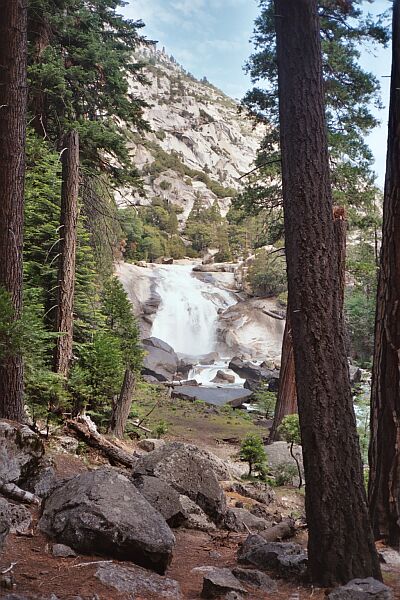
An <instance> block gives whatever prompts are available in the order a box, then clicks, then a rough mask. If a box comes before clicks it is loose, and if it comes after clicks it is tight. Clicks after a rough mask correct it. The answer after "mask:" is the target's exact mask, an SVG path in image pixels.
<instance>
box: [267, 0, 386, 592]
mask: <svg viewBox="0 0 400 600" xmlns="http://www.w3.org/2000/svg"><path fill="white" fill-rule="evenodd" d="M275 14H276V15H278V16H277V19H276V28H277V59H278V73H279V119H280V136H281V150H282V172H283V198H284V213H285V240H286V260H287V270H288V284H289V309H290V313H291V314H290V319H291V324H292V332H293V348H294V358H295V367H296V382H297V394H298V408H299V418H300V429H301V438H302V447H303V458H304V469H305V479H306V482H307V488H306V517H307V525H308V532H309V540H308V561H309V571H310V575H311V578H312V580H313V581H314V582H315V583H318V584H321V585H323V586H331V585H335V584H337V583H346V582H348V581H349V580H351V579H353V578H355V577H360V578H363V577H370V576H372V577H377V578H380V577H381V575H380V568H379V561H378V557H377V552H376V549H375V545H374V542H373V537H372V532H371V528H370V524H369V518H368V510H367V503H366V494H365V488H364V477H363V469H362V462H361V456H360V449H359V445H358V437H357V430H356V421H355V415H354V409H353V402H352V394H351V389H350V381H349V371H348V364H347V356H346V347H345V336H344V320H343V311H342V308H343V290H342V289H341V285H340V283H341V273H340V261H339V252H338V248H337V241H336V237H335V228H334V222H333V218H332V195H331V186H330V178H329V157H328V144H327V132H326V121H325V110H324V108H325V107H324V88H323V79H322V56H321V43H320V23H319V19H318V15H317V0H275ZM299 48H301V49H302V52H301V53H300V52H299V51H298V49H299ZM344 491H345V493H344ZM355 549H356V550H355Z"/></svg>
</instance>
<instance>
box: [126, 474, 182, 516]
mask: <svg viewBox="0 0 400 600" xmlns="http://www.w3.org/2000/svg"><path fill="white" fill-rule="evenodd" d="M133 483H134V484H135V486H136V487H137V489H138V490H139V492H140V493H141V494H142V495H143V496H144V497H145V498H146V500H147V502H149V503H150V504H151V506H152V507H153V508H155V509H156V510H158V512H159V513H161V514H162V516H163V517H164V519H165V520H166V521H167V523H168V525H169V526H170V527H179V526H180V525H182V524H183V523H184V522H185V521H186V512H185V510H184V508H183V506H182V504H181V501H180V498H179V494H178V492H177V491H175V490H174V489H173V488H172V487H171V486H170V485H168V484H167V483H165V481H162V480H161V479H158V478H157V477H147V476H146V475H139V476H137V477H134V479H133Z"/></svg>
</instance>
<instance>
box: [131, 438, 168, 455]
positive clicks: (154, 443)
mask: <svg viewBox="0 0 400 600" xmlns="http://www.w3.org/2000/svg"><path fill="white" fill-rule="evenodd" d="M164 445H165V441H164V440H157V439H153V438H151V439H146V440H140V442H138V448H140V449H141V450H144V451H145V452H152V451H153V450H157V448H161V447H162V446H164Z"/></svg>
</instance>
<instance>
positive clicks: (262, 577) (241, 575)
mask: <svg viewBox="0 0 400 600" xmlns="http://www.w3.org/2000/svg"><path fill="white" fill-rule="evenodd" d="M232 573H233V574H234V576H235V577H236V578H237V579H239V580H240V581H243V582H244V583H248V584H249V585H252V586H253V587H257V588H260V589H261V590H262V591H263V592H275V590H276V589H277V587H278V586H277V585H276V582H275V581H274V580H273V579H271V577H269V575H267V574H266V573H262V571H257V569H242V568H240V567H236V568H235V569H233V570H232Z"/></svg>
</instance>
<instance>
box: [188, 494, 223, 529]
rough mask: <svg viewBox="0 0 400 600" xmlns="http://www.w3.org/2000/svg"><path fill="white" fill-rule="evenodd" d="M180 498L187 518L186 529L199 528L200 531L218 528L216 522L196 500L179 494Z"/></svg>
mask: <svg viewBox="0 0 400 600" xmlns="http://www.w3.org/2000/svg"><path fill="white" fill-rule="evenodd" d="M179 499H180V502H181V505H182V508H183V509H184V511H185V514H186V519H185V522H184V523H183V526H184V527H186V529H198V530H199V531H213V530H214V529H216V526H215V523H213V522H212V521H211V519H210V518H209V517H208V516H207V515H206V513H205V512H204V510H203V509H202V508H200V506H198V505H197V504H196V502H193V500H191V499H190V498H188V497H187V496H184V495H181V496H179Z"/></svg>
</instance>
